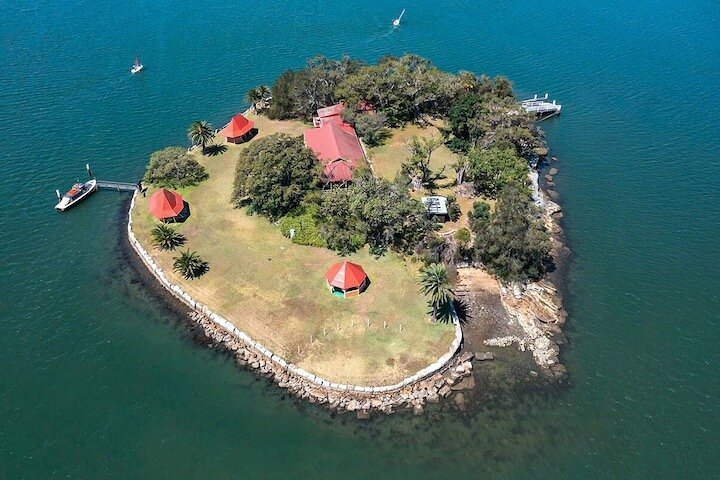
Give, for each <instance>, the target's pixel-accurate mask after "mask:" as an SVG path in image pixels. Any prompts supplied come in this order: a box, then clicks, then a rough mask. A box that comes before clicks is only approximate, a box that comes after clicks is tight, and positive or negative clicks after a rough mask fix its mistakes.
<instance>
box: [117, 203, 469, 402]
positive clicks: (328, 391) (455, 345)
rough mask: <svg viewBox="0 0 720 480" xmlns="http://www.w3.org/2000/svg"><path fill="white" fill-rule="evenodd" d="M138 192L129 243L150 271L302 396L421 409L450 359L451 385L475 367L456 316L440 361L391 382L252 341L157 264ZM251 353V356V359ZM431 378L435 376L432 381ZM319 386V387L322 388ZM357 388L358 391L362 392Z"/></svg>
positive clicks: (222, 339)
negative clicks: (141, 234) (144, 233)
mask: <svg viewBox="0 0 720 480" xmlns="http://www.w3.org/2000/svg"><path fill="white" fill-rule="evenodd" d="M137 194H138V192H137V191H136V192H135V193H134V194H133V197H132V200H131V202H130V209H129V210H128V228H127V230H128V239H129V241H130V245H131V246H132V248H133V249H134V250H135V252H136V253H137V254H138V256H139V257H140V259H141V260H142V261H143V263H144V264H145V266H146V267H147V268H148V270H149V271H150V273H152V274H153V276H155V278H157V280H158V281H159V282H160V283H161V285H162V286H163V287H165V288H166V289H167V290H168V291H169V292H170V293H171V294H172V295H173V296H175V297H176V298H177V299H179V300H180V301H182V302H183V303H184V304H186V305H187V306H188V307H190V308H191V309H193V310H194V311H195V312H196V314H197V315H195V316H194V318H195V320H196V321H198V323H199V324H200V325H201V326H203V327H204V328H205V331H206V333H208V335H209V336H210V337H211V338H213V339H214V340H215V341H217V342H219V343H224V344H225V346H226V347H228V348H229V349H230V350H231V351H234V352H238V353H237V358H238V362H244V363H246V364H247V365H249V366H250V367H251V368H255V369H257V370H260V372H261V373H262V374H267V373H271V374H272V375H270V376H272V377H273V378H274V379H275V381H276V382H277V383H278V384H279V385H280V386H282V387H284V388H288V389H290V390H294V389H295V387H298V388H297V390H298V391H297V392H293V393H296V394H298V395H300V396H302V397H303V398H306V397H305V394H308V396H310V397H312V398H316V399H318V401H320V402H321V403H322V400H323V399H326V400H327V401H328V402H329V403H333V402H330V398H336V399H337V401H336V402H335V403H337V406H338V407H340V408H345V409H348V410H351V411H353V410H358V411H365V412H366V411H368V410H371V409H379V410H383V408H380V407H387V406H388V405H389V406H390V410H391V411H392V406H399V405H401V404H402V403H407V405H408V406H409V407H412V408H413V409H414V410H415V411H416V413H417V411H418V408H417V407H418V406H420V409H422V407H421V405H422V403H424V401H425V399H427V398H430V401H432V396H433V395H437V394H438V393H440V391H441V390H442V386H443V385H441V382H440V379H439V378H437V375H434V374H437V373H438V372H440V371H443V370H447V369H448V368H449V367H451V366H452V365H451V364H452V363H457V365H455V367H456V368H457V369H458V370H460V372H455V373H456V375H454V377H455V378H453V380H452V381H449V382H448V385H450V386H452V385H453V383H454V382H455V381H457V377H458V376H462V375H463V374H465V372H467V373H468V374H469V373H470V371H471V370H472V365H471V364H470V362H469V361H467V360H463V361H458V360H459V359H458V358H456V356H457V353H458V352H459V350H460V346H461V345H462V341H463V334H462V328H461V327H460V324H459V322H458V320H457V318H455V320H454V324H455V338H454V340H453V342H452V344H451V345H450V348H449V349H448V351H447V352H446V353H445V354H444V355H443V356H441V357H440V358H439V359H438V360H437V361H436V362H434V363H432V364H431V365H428V366H427V367H425V368H423V369H422V370H420V371H419V372H417V373H415V374H414V375H411V376H409V377H407V378H405V379H403V380H402V381H400V382H398V383H395V384H392V385H382V386H362V385H346V384H342V383H336V382H331V381H329V380H326V379H324V378H321V377H318V376H316V375H314V374H312V373H310V372H308V371H307V370H304V369H302V368H300V367H298V366H297V365H294V364H292V363H290V362H288V361H287V360H285V359H284V358H282V357H280V356H279V355H276V354H274V353H273V352H271V351H270V350H268V349H267V348H265V347H264V346H263V345H262V344H260V343H259V342H256V341H254V340H253V339H252V338H250V336H249V335H248V334H246V333H245V332H243V331H241V330H239V329H238V328H237V327H236V326H235V325H233V324H232V323H230V322H229V321H227V320H226V319H225V318H223V317H222V316H220V315H218V314H217V313H215V312H213V311H212V310H211V309H210V308H209V307H208V306H206V305H203V304H202V303H200V302H197V301H196V300H195V299H193V298H192V297H191V296H190V295H189V294H188V293H187V292H185V291H183V290H182V288H180V287H179V286H178V285H175V284H173V283H171V282H170V280H169V279H168V277H167V276H166V275H165V272H164V271H163V270H162V269H161V268H160V266H159V265H157V263H155V261H154V260H153V258H152V257H151V256H150V254H149V253H148V252H147V251H146V250H145V249H144V248H143V246H142V245H141V244H140V242H139V241H138V240H137V238H136V237H135V234H134V233H133V231H132V210H133V208H134V207H135V199H136V198H137ZM204 319H207V320H209V323H211V324H213V325H214V326H217V327H220V329H221V330H219V331H218V330H216V329H215V328H213V325H210V324H209V323H208V322H204V321H203V320H204ZM223 332H227V333H223ZM227 334H230V335H231V336H232V337H229V336H228V335H227ZM249 359H250V360H252V361H248V360H249ZM258 360H262V361H258ZM461 367H462V368H461ZM263 370H265V371H263ZM431 376H433V378H432V379H429V377H431ZM428 379H429V380H431V381H428ZM298 380H299V382H298ZM424 380H425V381H426V382H424V383H426V384H427V385H420V382H422V381H424ZM408 388H409V390H408ZM318 389H320V392H318ZM403 390H405V391H404V392H403V394H402V395H389V396H388V395H387V394H390V393H393V392H396V393H399V392H401V391H403ZM413 392H417V393H418V395H413ZM343 393H345V394H348V393H352V394H353V395H352V396H351V397H343V396H342V395H341V396H339V397H338V396H337V394H343ZM356 394H358V395H359V397H358V395H356ZM323 395H324V396H323ZM381 395H384V398H383V402H381V403H380V404H377V402H366V403H362V402H358V399H359V398H364V397H368V398H369V397H377V396H381ZM393 397H394V398H393ZM311 401H312V400H311ZM352 401H355V402H356V403H357V408H354V409H353V408H347V407H348V406H350V407H352V404H351V402H352ZM364 407H367V408H364Z"/></svg>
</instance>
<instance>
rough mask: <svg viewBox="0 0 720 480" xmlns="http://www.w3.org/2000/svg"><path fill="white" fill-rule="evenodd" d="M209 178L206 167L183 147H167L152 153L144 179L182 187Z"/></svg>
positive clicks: (173, 186)
mask: <svg viewBox="0 0 720 480" xmlns="http://www.w3.org/2000/svg"><path fill="white" fill-rule="evenodd" d="M207 178H208V174H207V172H206V171H205V168H204V167H203V166H202V165H200V164H199V163H198V162H197V160H195V158H194V157H193V156H192V155H189V154H188V153H187V151H186V150H185V149H184V148H182V147H167V148H164V149H162V150H158V151H157V152H154V153H153V154H152V155H150V162H149V164H148V167H147V171H146V172H145V176H144V177H143V181H144V182H146V183H150V184H153V185H158V186H166V187H170V188H181V187H187V186H189V185H197V184H198V183H200V182H201V181H203V180H205V179H207Z"/></svg>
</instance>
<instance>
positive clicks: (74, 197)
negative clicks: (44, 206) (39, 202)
mask: <svg viewBox="0 0 720 480" xmlns="http://www.w3.org/2000/svg"><path fill="white" fill-rule="evenodd" d="M95 190H97V180H95V179H94V178H91V179H90V180H88V181H87V182H85V183H76V184H75V185H73V186H72V188H71V189H70V190H68V191H67V193H66V194H65V195H63V196H62V198H60V191H58V190H56V192H57V196H58V199H59V200H60V201H59V202H58V204H57V205H55V208H56V209H58V210H60V211H61V212H64V211H65V210H67V209H68V208H70V207H72V206H73V205H75V204H76V203H79V202H80V201H82V200H83V199H84V198H86V197H87V196H88V195H90V194H91V193H93V192H94V191H95Z"/></svg>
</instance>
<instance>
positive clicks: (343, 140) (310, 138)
mask: <svg viewBox="0 0 720 480" xmlns="http://www.w3.org/2000/svg"><path fill="white" fill-rule="evenodd" d="M303 136H304V138H305V146H306V147H308V148H309V149H310V150H312V151H313V152H315V155H317V157H318V158H319V159H320V161H321V162H323V163H329V162H332V161H334V160H339V159H341V158H342V159H343V160H346V161H348V162H350V163H354V162H355V161H357V160H361V159H362V158H364V155H363V149H362V147H361V146H360V140H359V139H358V137H357V134H356V133H355V129H354V128H352V127H351V126H350V125H347V124H345V125H342V126H341V125H338V124H336V123H335V122H330V123H326V124H324V125H323V126H321V127H318V128H309V129H307V130H305V133H304V135H303Z"/></svg>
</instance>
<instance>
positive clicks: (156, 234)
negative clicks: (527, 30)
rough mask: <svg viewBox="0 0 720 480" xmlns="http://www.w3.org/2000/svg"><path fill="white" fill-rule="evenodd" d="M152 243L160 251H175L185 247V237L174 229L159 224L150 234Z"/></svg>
mask: <svg viewBox="0 0 720 480" xmlns="http://www.w3.org/2000/svg"><path fill="white" fill-rule="evenodd" d="M150 235H151V236H152V243H153V245H155V246H156V247H157V248H159V249H160V250H175V249H176V248H177V247H179V246H181V245H184V244H185V241H186V240H187V239H186V238H185V235H183V234H182V233H178V232H176V231H175V229H174V228H172V227H170V226H168V225H165V224H164V223H159V224H158V225H156V226H155V228H153V229H152V231H151V232H150Z"/></svg>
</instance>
